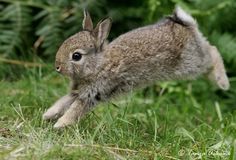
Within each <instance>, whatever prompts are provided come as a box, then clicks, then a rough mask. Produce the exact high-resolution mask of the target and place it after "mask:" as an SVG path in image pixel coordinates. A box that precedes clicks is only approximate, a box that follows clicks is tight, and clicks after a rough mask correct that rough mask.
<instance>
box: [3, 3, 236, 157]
mask: <svg viewBox="0 0 236 160" xmlns="http://www.w3.org/2000/svg"><path fill="white" fill-rule="evenodd" d="M176 4H178V5H180V6H182V7H183V8H184V9H185V10H187V11H188V12H190V13H191V14H192V15H193V16H194V17H195V18H196V19H197V21H198V22H199V27H200V30H201V31H202V32H203V33H204V35H205V36H206V37H207V38H208V39H209V41H210V42H211V43H212V44H214V45H216V46H217V47H218V48H219V50H220V52H221V54H222V56H223V58H224V61H225V64H226V68H227V72H228V75H229V77H230V82H231V89H230V91H227V92H223V91H219V90H217V89H215V88H214V87H213V86H212V85H210V84H209V82H206V81H203V80H198V81H191V82H181V83H180V82H165V83H161V84H158V86H157V85H153V86H150V87H147V88H145V89H144V90H141V91H138V92H135V94H133V95H132V96H131V95H127V96H125V97H123V99H120V100H121V101H115V102H112V103H108V104H102V105H101V106H100V107H98V108H96V109H95V110H94V111H93V113H91V114H89V115H87V116H86V117H85V118H84V119H83V120H82V121H81V122H80V124H78V125H75V126H72V127H69V128H67V129H65V130H64V131H55V130H53V129H52V123H50V122H44V121H42V119H41V116H42V114H43V112H44V111H45V110H46V109H47V108H48V107H49V106H50V105H51V104H52V103H53V102H54V101H55V100H56V99H57V98H59V97H60V96H62V95H64V94H65V93H66V88H67V84H68V80H66V79H63V78H62V77H61V76H60V77H59V76H58V75H57V74H56V73H55V72H53V62H54V56H55V54H56V51H57V49H58V47H59V46H60V44H61V43H62V42H63V41H64V40H65V39H66V38H67V37H69V36H70V35H72V34H74V33H76V32H78V31H79V30H80V29H81V23H82V19H83V15H82V11H83V9H84V8H87V9H88V10H89V11H90V13H91V16H92V18H93V20H94V22H95V23H97V22H98V21H99V20H100V19H101V18H104V17H106V16H110V17H112V19H113V26H112V30H111V35H110V36H109V39H110V40H112V39H114V38H115V37H117V36H119V35H120V34H122V33H124V32H126V31H129V30H131V29H133V28H137V27H140V26H143V25H147V24H151V23H155V22H157V21H158V20H159V19H160V18H161V17H163V16H164V15H169V14H170V13H171V12H172V10H173V8H174V6H175V5H176ZM235 19H236V2H235V0H224V1H222V0H119V1H118V0H99V1H98V0H70V1H66V0H37V1H36V0H35V1H33V0H0V79H1V83H0V91H1V96H0V159H231V160H233V159H235V156H236V155H235V146H236V144H235V135H236V119H235V116H236V112H235V109H236V108H235V107H236V105H235V104H236V98H235V95H236V72H235V71H236V37H235V34H236V29H235V26H236V21H235ZM12 60H18V61H12ZM25 61H30V62H33V63H32V64H31V63H30V64H29V63H26V62H25ZM38 63H40V64H41V65H38ZM16 64H18V65H16ZM29 66H33V67H32V68H29ZM38 66H39V67H38ZM12 80H17V81H12ZM208 151H214V152H217V153H219V154H220V155H217V154H216V155H208V154H207V153H208ZM194 154H195V155H194ZM199 154H200V155H199ZM224 154H225V155H224ZM201 155H202V157H199V156H201Z"/></svg>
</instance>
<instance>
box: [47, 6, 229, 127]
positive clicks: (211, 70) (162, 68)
mask: <svg viewBox="0 0 236 160" xmlns="http://www.w3.org/2000/svg"><path fill="white" fill-rule="evenodd" d="M84 16H85V17H84V21H83V29H84V30H83V31H81V32H79V33H77V34H75V35H73V36H71V37H70V38H68V39H67V40H66V41H65V42H64V43H63V44H62V45H61V47H60V48H59V50H58V52H57V55H56V63H55V65H56V68H57V71H58V72H60V73H62V74H64V75H67V76H69V77H70V78H71V80H72V85H71V93H70V94H68V95H66V96H65V97H63V98H61V99H60V100H58V101H57V102H56V103H55V104H54V105H53V106H52V107H51V108H50V109H49V110H48V111H47V112H46V113H45V114H44V115H43V118H44V119H53V118H57V117H58V116H61V115H62V117H61V118H59V119H58V121H57V123H56V124H55V125H54V127H55V128H62V127H64V126H67V125H70V124H72V123H74V122H76V120H78V119H80V118H81V117H82V116H83V115H84V114H85V113H86V112H88V111H89V110H90V109H91V108H92V107H94V106H96V104H97V103H98V102H102V101H107V100H109V99H110V98H112V97H114V96H117V95H118V94H120V93H125V92H128V91H130V90H132V89H135V88H139V87H142V86H146V85H148V84H151V83H153V82H155V81H164V80H165V81H166V80H181V79H194V78H196V77H198V76H199V75H202V74H207V75H208V76H209V79H210V80H211V81H213V82H214V83H216V84H217V85H218V86H219V87H220V88H221V89H224V90H226V89H228V88H229V82H228V79H227V76H226V74H225V69H224V65H223V61H222V59H221V56H220V54H219V53H218V51H217V49H216V48H215V47H213V46H211V45H210V44H209V43H208V41H207V40H206V39H205V38H204V37H203V36H202V35H201V33H200V32H199V30H198V28H197V23H196V22H195V20H194V19H193V18H192V17H191V16H190V15H188V14H187V13H185V12H184V11H183V10H182V9H181V8H177V9H176V11H175V13H174V15H173V16H171V17H169V18H165V19H163V20H162V21H160V22H158V23H156V24H153V25H149V26H145V27H141V28H138V29H135V30H132V31H130V32H127V33H125V34H123V35H121V36H119V37H118V38H116V39H115V40H114V41H112V42H111V43H107V42H106V38H107V36H108V34H109V31H110V27H111V19H104V20H102V21H100V22H99V23H98V25H97V26H96V27H95V29H93V24H92V20H91V18H90V16H89V13H88V12H84ZM75 52H79V53H81V54H82V58H81V59H80V60H79V61H75V60H73V59H72V55H73V53H75Z"/></svg>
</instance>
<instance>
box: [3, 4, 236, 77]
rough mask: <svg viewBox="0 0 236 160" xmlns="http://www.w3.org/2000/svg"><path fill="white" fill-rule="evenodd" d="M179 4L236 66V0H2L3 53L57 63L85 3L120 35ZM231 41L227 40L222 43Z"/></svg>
mask: <svg viewBox="0 0 236 160" xmlns="http://www.w3.org/2000/svg"><path fill="white" fill-rule="evenodd" d="M175 4H178V5H181V6H182V7H183V8H184V9H186V10H187V11H189V12H190V13H192V14H193V16H195V17H196V18H197V20H198V21H199V23H200V24H199V26H200V28H201V30H202V31H203V32H204V35H205V36H207V37H210V40H211V41H212V42H213V43H214V44H216V45H217V46H218V47H219V48H220V51H222V53H223V57H224V58H225V59H226V62H227V66H228V68H231V69H232V70H235V61H236V58H235V57H236V56H235V54H236V50H235V49H234V48H235V46H236V45H235V40H234V36H233V35H234V34H235V27H234V26H235V20H234V19H235V18H236V17H235V15H236V2H235V1H234V0H225V1H221V0H215V1H212V0H195V1H189V0H147V1H143V0H136V1H134V0H132V1H124V0H123V1H108V0H101V1H96V0H88V1H85V0H79V1H78V0H71V1H63V0H50V1H45V0H38V1H31V0H22V1H20V0H0V45H1V47H0V56H1V57H5V58H9V59H24V60H32V59H35V57H40V58H41V59H43V60H44V61H50V62H53V60H54V56H55V53H56V51H57V49H58V47H59V46H60V44H61V43H62V42H63V41H64V40H65V39H66V38H67V37H69V36H70V35H72V34H74V33H76V32H78V31H79V30H80V29H81V22H82V18H83V15H82V10H83V9H84V8H87V9H88V10H89V11H90V12H91V15H92V18H93V20H94V21H95V22H98V21H99V19H101V18H103V17H105V16H110V17H112V19H113V26H112V31H111V35H110V39H114V38H115V37H117V36H118V35H120V34H121V33H124V32H126V31H128V30H130V29H133V28H136V27H139V26H143V25H145V24H150V23H153V22H156V21H157V20H158V19H160V18H161V17H163V15H168V14H170V13H171V12H172V10H173V8H174V6H175ZM225 40H226V41H227V42H229V43H227V45H223V44H222V42H224V41H225ZM4 72H5V71H3V73H4Z"/></svg>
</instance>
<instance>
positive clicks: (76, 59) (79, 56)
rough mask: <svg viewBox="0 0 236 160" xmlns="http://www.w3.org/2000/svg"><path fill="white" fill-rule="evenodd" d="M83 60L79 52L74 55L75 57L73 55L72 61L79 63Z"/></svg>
mask: <svg viewBox="0 0 236 160" xmlns="http://www.w3.org/2000/svg"><path fill="white" fill-rule="evenodd" d="M81 58H82V54H81V53H79V52H75V53H73V55H72V59H73V60H74V61H79V60H80V59H81Z"/></svg>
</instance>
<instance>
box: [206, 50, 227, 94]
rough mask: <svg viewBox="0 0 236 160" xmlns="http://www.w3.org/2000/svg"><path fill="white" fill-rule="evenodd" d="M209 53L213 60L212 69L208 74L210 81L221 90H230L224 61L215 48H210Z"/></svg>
mask: <svg viewBox="0 0 236 160" xmlns="http://www.w3.org/2000/svg"><path fill="white" fill-rule="evenodd" d="M209 53H210V55H211V58H212V66H213V67H212V69H211V71H210V72H209V73H208V78H209V80H210V81H212V82H213V83H215V84H216V85H217V86H218V87H219V88H221V89H223V90H228V89H229V87H230V84H229V80H228V77H227V75H226V72H225V68H224V64H223V60H222V58H221V56H220V53H219V52H218V50H217V48H216V47H215V46H210V48H209Z"/></svg>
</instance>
